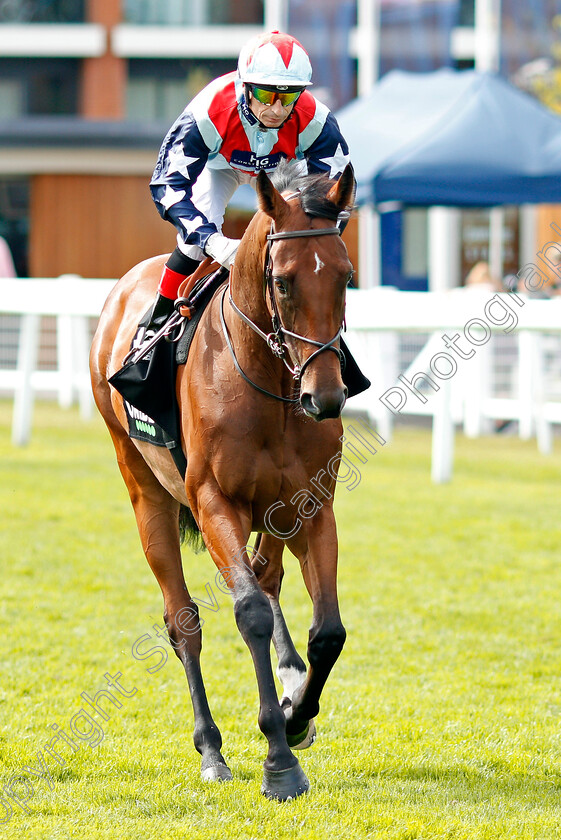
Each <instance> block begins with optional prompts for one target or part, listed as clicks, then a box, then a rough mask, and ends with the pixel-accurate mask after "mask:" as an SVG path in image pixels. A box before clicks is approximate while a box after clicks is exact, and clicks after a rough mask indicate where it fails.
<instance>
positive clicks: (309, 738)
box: [251, 534, 316, 750]
mask: <svg viewBox="0 0 561 840" xmlns="http://www.w3.org/2000/svg"><path fill="white" fill-rule="evenodd" d="M283 550H284V541H283V540H281V539H279V538H278V537H274V536H272V535H271V534H258V535H257V540H256V541H255V545H254V546H253V551H252V553H251V565H252V568H253V571H254V572H255V574H256V575H257V580H258V581H259V584H260V586H261V589H262V590H263V592H264V593H265V595H266V596H267V598H268V599H269V603H270V604H271V609H272V610H273V618H274V626H273V644H274V646H275V651H276V654H277V658H278V665H277V677H278V678H279V680H280V681H281V683H282V688H283V695H282V698H281V701H280V703H281V707H282V708H283V709H287V708H289V707H290V706H291V705H292V697H293V695H294V692H295V691H296V689H297V688H298V687H299V686H300V685H302V683H303V682H304V680H305V679H306V665H305V663H304V660H303V659H302V657H301V656H300V654H299V653H298V651H297V650H296V648H295V646H294V642H293V641H292V637H291V635H290V631H289V629H288V627H287V624H286V621H285V619H284V615H283V612H282V609H281V605H280V601H279V598H280V589H281V584H282V579H283V577H284V569H283V565H282V554H283ZM315 738H316V728H315V724H314V722H313V721H310V727H309V729H308V732H307V734H306V736H305V738H303V739H302V740H301V741H298V740H296V741H295V740H294V739H293V738H291V737H288V738H287V740H288V744H289V746H290V747H291V748H292V749H293V750H302V749H305V748H306V747H310V746H311V745H312V744H313V743H314V741H315Z"/></svg>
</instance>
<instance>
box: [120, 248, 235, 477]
mask: <svg viewBox="0 0 561 840" xmlns="http://www.w3.org/2000/svg"><path fill="white" fill-rule="evenodd" d="M201 267H202V268H204V269H208V268H209V267H212V266H211V261H210V260H209V261H207V262H206V263H205V264H204V266H201ZM202 273H203V272H202V271H197V272H196V273H195V275H191V276H190V277H187V278H186V280H184V281H183V283H182V284H181V286H180V288H179V292H178V298H177V300H176V301H175V307H174V308H175V311H174V312H173V313H172V314H171V315H170V317H169V319H168V320H167V322H166V324H164V326H163V327H162V328H161V329H160V330H159V331H158V332H157V333H156V334H155V335H154V336H153V337H152V338H150V339H149V340H148V341H146V340H145V333H146V324H147V323H148V321H149V318H150V312H151V309H152V307H151V306H150V308H149V309H148V311H147V312H146V313H145V315H144V316H143V318H142V319H141V321H140V323H139V325H138V327H137V330H136V332H135V335H134V338H133V340H132V342H131V347H130V351H129V353H128V354H127V356H126V357H125V361H124V364H123V367H122V368H121V369H120V370H118V371H117V372H116V373H114V374H113V376H112V377H111V378H110V379H109V382H110V384H111V385H112V386H113V387H114V388H115V389H116V390H117V391H118V392H119V393H120V394H121V396H122V397H123V404H124V407H125V412H126V415H127V420H128V426H129V437H131V438H134V439H135V440H141V441H145V442H148V443H151V444H153V445H154V446H165V447H166V448H167V449H169V451H170V454H171V455H172V457H173V459H174V461H175V463H176V465H177V468H178V470H179V472H180V473H181V475H182V477H185V471H186V468H187V461H186V459H185V455H184V453H183V450H182V448H181V443H180V440H181V435H180V426H179V407H178V404H177V398H176V394H175V380H176V375H177V367H178V365H181V364H185V363H186V361H187V358H188V355H189V350H190V348H191V344H192V341H193V337H194V335H195V331H196V329H197V326H198V324H199V322H200V320H201V316H202V314H203V312H204V311H205V309H206V307H207V306H208V304H209V303H210V301H211V299H212V297H213V295H214V293H215V292H216V290H217V289H218V288H219V287H220V286H221V285H222V284H223V283H224V282H225V281H226V279H227V277H228V273H229V272H228V270H227V269H225V268H223V267H222V266H219V267H218V268H217V269H216V270H215V271H211V273H210V274H206V275H204V276H202V277H201V276H200V275H201V274H202ZM197 274H198V275H199V277H197V276H196V275H197ZM141 340H142V344H141V343H140V342H141Z"/></svg>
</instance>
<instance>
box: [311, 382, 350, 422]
mask: <svg viewBox="0 0 561 840" xmlns="http://www.w3.org/2000/svg"><path fill="white" fill-rule="evenodd" d="M346 401H347V389H346V388H344V389H343V390H342V391H340V392H339V393H338V394H337V395H336V396H333V398H332V399H326V400H318V399H317V398H316V397H315V396H314V395H313V394H309V393H304V394H302V396H301V397H300V404H301V406H302V408H303V409H304V411H305V412H306V414H307V415H308V417H313V419H314V420H318V421H320V420H328V419H329V418H333V417H339V415H340V414H341V412H342V411H343V407H344V405H345V403H346Z"/></svg>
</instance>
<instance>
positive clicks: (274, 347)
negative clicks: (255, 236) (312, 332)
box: [220, 196, 344, 403]
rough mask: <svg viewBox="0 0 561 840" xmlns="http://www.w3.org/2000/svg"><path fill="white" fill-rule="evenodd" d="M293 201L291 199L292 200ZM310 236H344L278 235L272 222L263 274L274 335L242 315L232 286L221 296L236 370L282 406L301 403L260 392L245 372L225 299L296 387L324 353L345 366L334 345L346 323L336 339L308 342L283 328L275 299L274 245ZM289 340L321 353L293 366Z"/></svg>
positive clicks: (332, 232)
mask: <svg viewBox="0 0 561 840" xmlns="http://www.w3.org/2000/svg"><path fill="white" fill-rule="evenodd" d="M290 197H291V196H290ZM309 236H341V229H340V228H339V227H332V228H318V229H317V230H316V229H314V230H311V229H309V230H287V231H280V232H278V233H276V232H275V229H274V222H271V232H270V233H269V234H267V252H266V258H265V273H264V288H265V290H266V291H268V292H269V297H270V299H271V306H272V309H273V314H272V316H271V325H272V328H273V329H272V331H271V332H270V333H265V332H264V331H263V330H262V329H260V328H259V327H258V326H257V324H255V323H254V322H253V321H252V320H251V318H248V316H247V315H246V314H245V313H244V312H242V311H241V309H240V308H239V307H238V306H237V305H236V303H235V302H234V299H233V298H232V290H231V287H230V284H228V287H227V288H225V289H224V292H223V293H222V304H221V308H220V317H221V322H222V330H223V333H224V337H225V339H226V343H227V345H228V349H229V350H230V354H231V356H232V359H233V361H234V364H235V366H236V369H237V371H238V373H240V375H241V376H242V377H243V379H245V381H246V382H248V383H249V384H250V385H251V386H252V387H253V388H255V389H256V390H257V391H260V392H261V393H262V394H266V395H267V396H269V397H274V399H276V400H280V401H281V402H288V403H297V402H298V401H299V397H294V398H290V397H283V396H280V395H279V394H273V393H272V392H271V391H267V390H266V389H265V388H261V386H260V385H257V383H255V382H253V381H252V380H251V379H250V378H249V377H248V376H247V375H246V373H245V372H244V371H243V370H242V368H241V366H240V364H239V362H238V360H237V358H236V354H235V351H234V347H233V345H232V341H231V339H230V336H229V334H228V329H227V327H226V321H225V319H224V298H225V295H226V291H227V290H228V291H229V296H228V302H229V304H230V306H231V307H232V309H233V310H234V312H235V313H236V315H238V317H239V318H241V320H242V321H243V322H244V323H245V324H247V326H248V327H251V329H252V330H253V331H254V332H255V333H257V335H258V336H260V338H262V339H263V341H264V342H265V343H266V344H267V346H268V347H269V349H270V350H271V352H272V353H273V354H274V355H275V356H276V357H277V358H278V359H282V361H283V363H284V364H285V366H286V368H287V369H288V370H289V371H290V373H291V374H292V376H293V379H294V381H295V382H296V383H299V382H300V380H301V379H302V376H303V374H304V371H305V370H306V368H307V367H308V366H309V365H310V364H311V363H312V362H313V361H314V359H316V358H317V357H318V356H319V355H320V354H321V353H323V352H325V351H326V350H331V351H332V352H333V353H335V354H336V355H337V358H338V359H339V361H340V362H341V364H342V363H343V354H342V353H341V350H340V349H339V348H338V347H335V346H334V345H335V342H336V341H338V339H339V338H340V336H341V333H342V332H343V327H344V323H342V324H341V326H340V327H339V329H338V330H337V333H336V334H335V335H334V336H333V338H332V339H331V340H330V341H328V342H326V343H325V344H324V343H323V342H321V341H316V340H315V339H313V338H307V337H306V336H305V335H300V334H299V333H295V332H292V331H291V330H288V329H287V328H286V327H285V326H284V324H283V323H282V318H281V314H280V312H279V308H278V304H277V299H276V297H275V288H274V280H273V261H272V258H271V243H273V242H277V241H278V240H280V239H301V238H303V237H309ZM287 336H288V337H290V338H294V339H297V340H298V341H304V342H306V343H307V344H312V345H313V346H314V347H317V348H318V349H317V350H315V351H314V352H313V353H311V354H310V355H309V356H308V358H307V359H306V361H305V362H304V364H303V365H298V364H295V363H293V366H291V364H290V363H289V361H288V360H287V355H288V357H289V358H290V350H289V348H288V345H287V344H286V341H285V337H287Z"/></svg>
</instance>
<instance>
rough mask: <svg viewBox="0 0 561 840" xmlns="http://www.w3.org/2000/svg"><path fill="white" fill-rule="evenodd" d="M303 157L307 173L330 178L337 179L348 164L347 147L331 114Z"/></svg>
mask: <svg viewBox="0 0 561 840" xmlns="http://www.w3.org/2000/svg"><path fill="white" fill-rule="evenodd" d="M305 157H306V161H307V163H308V172H310V173H312V172H316V173H320V172H321V173H325V174H326V175H329V177H330V178H338V177H339V176H340V175H341V173H342V172H343V170H344V168H345V166H346V165H347V164H348V163H349V161H350V155H349V147H348V145H347V142H346V140H345V138H344V137H343V135H342V134H341V130H340V129H339V125H338V123H337V120H336V119H335V117H334V116H333V114H332V113H329V114H328V116H327V118H326V120H325V123H324V126H323V129H322V131H321V133H320V135H319V137H318V138H317V140H315V142H314V143H312V145H311V146H310V147H309V149H307V151H306V153H305Z"/></svg>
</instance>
